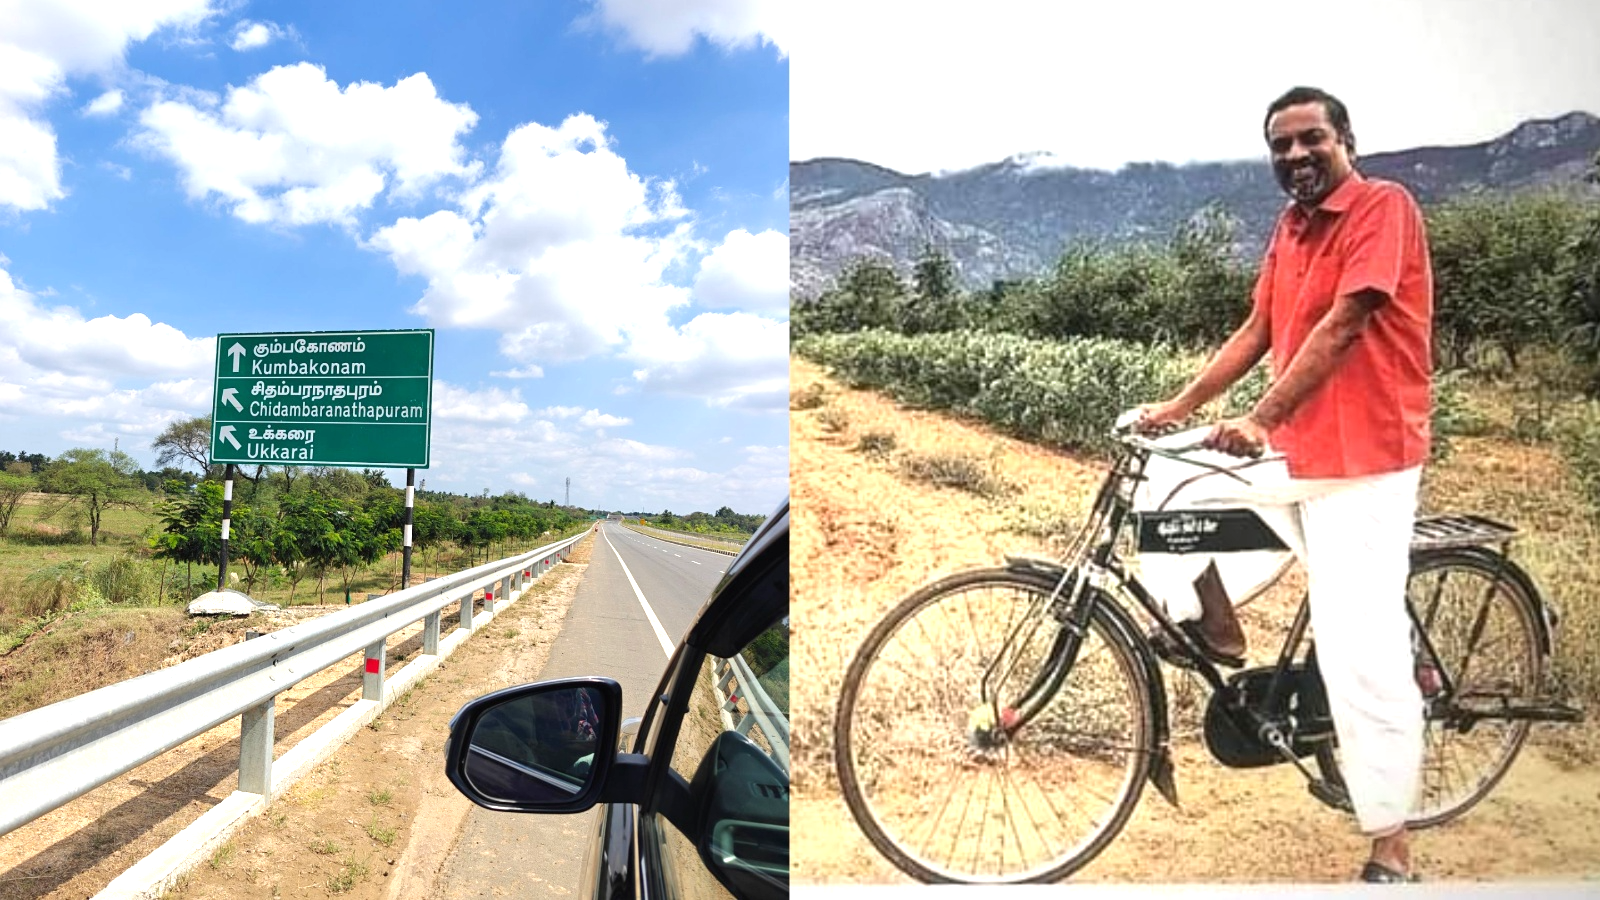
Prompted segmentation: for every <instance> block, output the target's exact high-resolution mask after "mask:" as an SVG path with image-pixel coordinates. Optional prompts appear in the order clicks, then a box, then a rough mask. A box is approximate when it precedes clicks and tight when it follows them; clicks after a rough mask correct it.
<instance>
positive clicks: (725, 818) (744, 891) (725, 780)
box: [689, 731, 789, 900]
mask: <svg viewBox="0 0 1600 900" xmlns="http://www.w3.org/2000/svg"><path fill="white" fill-rule="evenodd" d="M689 794H690V796H691V797H695V798H697V800H698V807H699V814H698V820H699V821H698V825H699V828H698V829H697V833H698V834H699V836H700V837H699V842H698V843H699V851H700V858H701V860H702V861H703V862H705V864H706V866H707V867H709V868H710V870H711V872H712V873H713V874H715V875H716V877H717V880H718V881H720V882H722V884H723V886H724V887H726V888H727V889H728V891H729V892H730V893H732V894H733V895H734V896H735V897H739V898H741V900H787V898H788V896H789V776H788V775H787V774H786V773H785V772H784V771H783V769H782V768H781V767H780V766H779V765H778V764H777V763H776V762H775V761H774V760H773V759H772V757H771V756H769V755H767V752H766V751H765V750H762V749H761V747H760V746H758V745H757V744H756V743H755V742H754V741H752V740H750V738H748V737H746V736H744V735H742V734H740V733H738V732H737V731H725V732H723V733H722V734H720V735H718V736H717V739H716V740H715V741H713V742H712V744H711V749H710V750H709V751H707V753H706V756H705V758H704V759H703V760H701V761H700V767H699V768H698V769H697V770H696V771H695V774H694V780H693V781H692V782H691V783H690V786H689Z"/></svg>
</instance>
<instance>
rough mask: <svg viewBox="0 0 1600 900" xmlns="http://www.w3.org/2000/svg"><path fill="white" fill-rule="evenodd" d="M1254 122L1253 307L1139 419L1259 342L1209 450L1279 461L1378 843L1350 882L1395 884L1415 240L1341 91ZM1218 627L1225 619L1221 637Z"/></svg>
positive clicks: (1408, 777)
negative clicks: (1269, 200) (1266, 384)
mask: <svg viewBox="0 0 1600 900" xmlns="http://www.w3.org/2000/svg"><path fill="white" fill-rule="evenodd" d="M1264 130H1265V134H1266V140H1267V147H1268V149H1269V151H1270V154H1271V160H1272V170H1273V173H1274V175H1275V176H1276V177H1277V180H1278V184H1279V185H1280V186H1281V187H1282V188H1283V190H1284V192H1285V193H1287V194H1288V195H1289V197H1290V199H1291V203H1290V204H1289V205H1288V207H1287V208H1285V210H1284V211H1283V213H1282V214H1281V215H1280V216H1279V218H1278V223H1277V227H1276V228H1275V229H1274V231H1273V234H1272V241H1271V244H1270V245H1269V247H1268V249H1267V253H1266V257H1265V259H1264V260H1263V262H1262V266H1261V272H1260V275H1259V277H1258V279H1257V281H1256V286H1255V290H1254V293H1253V296H1252V307H1251V311H1250V314H1249V316H1248V317H1247V318H1246V320H1245V322H1244V324H1243V325H1242V326H1240V328H1239V329H1238V330H1237V331H1235V332H1234V333H1233V335H1232V336H1231V337H1230V338H1229V339H1228V340H1227V342H1226V343H1225V344H1223V346H1222V349H1220V350H1219V351H1218V352H1217V353H1216V355H1215V356H1213V357H1212V358H1211V360H1210V361H1209V362H1208V363H1207V364H1206V366H1205V368H1204V369H1203V370H1202V371H1201V372H1200V374H1199V375H1198V376H1197V377H1196V378H1195V379H1194V381H1193V382H1191V383H1190V384H1189V385H1188V386H1187V387H1185V388H1184V390H1183V391H1182V392H1180V393H1179V394H1178V396H1176V397H1174V398H1172V399H1171V400H1168V401H1166V402H1164V403H1158V404H1153V405H1150V406H1147V407H1144V408H1142V410H1141V413H1142V418H1141V421H1142V422H1143V423H1144V424H1145V425H1146V426H1150V427H1154V426H1158V425H1164V424H1169V423H1174V422H1178V421H1180V420H1182V419H1184V418H1187V417H1188V416H1189V415H1190V414H1192V413H1193V412H1194V411H1195V410H1196V409H1198V408H1199V407H1200V406H1202V405H1204V404H1205V403H1206V402H1208V401H1210V400H1211V399H1213V398H1214V397H1216V396H1217V395H1219V394H1220V393H1222V391H1224V390H1225V389H1227V387H1228V386H1230V385H1231V384H1233V383H1234V382H1235V381H1237V380H1238V379H1239V378H1240V377H1241V376H1243V375H1244V374H1245V373H1246V372H1248V371H1249V370H1250V369H1251V367H1253V366H1254V365H1255V364H1256V363H1257V362H1258V361H1259V360H1260V359H1261V357H1262V356H1264V355H1266V354H1267V353H1268V352H1269V351H1270V353H1271V359H1272V376H1273V377H1272V386H1271V387H1270V388H1269V389H1268V391H1267V392H1266V394H1265V395H1264V396H1263V397H1262V399H1261V401H1260V402H1259V403H1258V404H1256V407H1255V409H1253V410H1251V411H1250V413H1248V414H1247V415H1244V416H1241V417H1239V418H1235V419H1229V420H1226V421H1223V422H1219V423H1218V424H1216V425H1215V426H1214V427H1213V428H1212V429H1211V431H1210V433H1209V435H1208V436H1207V438H1206V446H1208V447H1211V448H1214V449H1216V450H1221V451H1224V452H1226V453H1230V454H1234V455H1240V456H1255V455H1259V454H1260V453H1261V452H1262V450H1263V449H1264V448H1266V447H1267V445H1268V443H1269V441H1270V444H1271V447H1272V448H1273V450H1275V451H1279V452H1281V453H1282V454H1283V456H1284V457H1285V460H1286V463H1287V468H1288V476H1289V481H1290V484H1291V485H1292V486H1293V487H1292V490H1291V492H1290V493H1286V494H1284V495H1283V496H1293V497H1294V502H1295V503H1296V504H1297V506H1298V511H1299V513H1298V518H1299V524H1300V527H1301V529H1302V531H1303V534H1302V535H1301V537H1302V538H1303V549H1304V554H1303V559H1304V562H1305V564H1306V570H1307V573H1308V579H1309V583H1310V594H1311V622H1312V629H1313V631H1314V632H1315V635H1316V641H1317V657H1318V663H1319V666H1320V668H1321V670H1322V673H1323V678H1324V681H1325V682H1326V683H1327V688H1328V695H1329V702H1330V706H1331V708H1332V712H1333V719H1334V727H1335V729H1336V731H1337V733H1338V737H1339V745H1340V749H1341V753H1342V756H1343V762H1344V768H1345V769H1346V773H1347V778H1346V782H1347V786H1348V788H1349V792H1350V799H1351V803H1352V805H1353V806H1354V807H1355V811H1356V817H1357V819H1358V821H1359V823H1360V825H1361V829H1362V831H1363V832H1365V833H1367V834H1368V835H1370V836H1371V837H1372V838H1373V844H1372V856H1371V859H1370V860H1369V862H1368V864H1367V866H1366V867H1365V868H1364V869H1363V871H1362V878H1363V880H1367V881H1395V880H1404V879H1405V878H1407V877H1409V873H1410V847H1409V839H1408V835H1407V831H1406V819H1407V816H1408V813H1409V811H1410V809H1411V806H1412V803H1413V802H1414V800H1415V797H1416V793H1417V785H1418V781H1419V779H1420V771H1419V770H1420V767H1421V760H1422V746H1423V745H1422V737H1423V735H1422V724H1423V723H1422V697H1421V693H1420V691H1419V689H1418V688H1417V685H1416V683H1415V680H1414V677H1413V661H1412V651H1411V646H1410V621H1409V618H1408V616H1407V613H1406V609H1405V581H1406V576H1407V572H1408V565H1409V562H1408V553H1409V546H1410V538H1411V527H1412V519H1413V517H1414V515H1415V511H1416V493H1417V484H1418V479H1419V476H1420V472H1421V466H1422V463H1423V461H1424V460H1425V459H1426V457H1427V454H1428V441H1429V430H1428V422H1429V414H1430V412H1431V408H1432V399H1431V359H1432V354H1431V349H1430V339H1431V331H1432V317H1433V282H1432V274H1431V267H1430V265H1429V259H1428V246H1427V238H1426V234H1425V232H1424V228H1423V220H1422V214H1421V211H1420V210H1419V209H1418V207H1417V204H1416V202H1415V201H1414V200H1413V199H1412V198H1411V196H1410V195H1409V194H1408V193H1407V192H1406V190H1405V189H1404V188H1402V187H1401V186H1400V185H1397V184H1393V183H1391V182H1385V181H1378V180H1370V179H1366V178H1363V177H1362V176H1361V174H1360V173H1358V172H1357V171H1356V170H1355V167H1354V160H1355V135H1354V133H1353V132H1352V131H1351V128H1350V117H1349V114H1348V112H1347V111H1346V109H1345V107H1344V104H1343V103H1341V102H1339V100H1338V99H1336V98H1334V97H1333V96H1331V95H1329V94H1327V93H1325V92H1323V91H1320V90H1317V89H1315V88H1295V89H1293V90H1291V91H1289V92H1288V93H1286V94H1284V95H1283V96H1282V97H1279V98H1278V99H1277V100H1275V101H1273V103H1272V104H1271V105H1270V106H1269V107H1268V110H1267V116H1266V120H1265V123H1264ZM1290 543H1291V545H1297V544H1300V543H1301V542H1300V541H1293V540H1291V541H1290ZM1227 624H1228V625H1232V623H1227ZM1230 632H1233V633H1236V625H1234V626H1233V627H1232V628H1228V627H1224V628H1223V629H1222V630H1221V631H1220V632H1219V633H1222V634H1228V633H1230ZM1233 649H1239V648H1233ZM1224 653H1231V650H1227V651H1224Z"/></svg>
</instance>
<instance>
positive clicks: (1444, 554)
mask: <svg viewBox="0 0 1600 900" xmlns="http://www.w3.org/2000/svg"><path fill="white" fill-rule="evenodd" d="M1502 567H1503V568H1502ZM1514 569H1515V565H1514V564H1513V563H1512V562H1511V561H1510V560H1505V559H1502V558H1499V557H1495V556H1491V555H1485V554H1479V553H1474V552H1470V551H1466V552H1463V551H1460V550H1440V551H1432V552H1429V553H1426V554H1423V555H1421V556H1420V557H1418V558H1417V559H1416V560H1415V561H1414V562H1413V564H1412V568H1411V576H1410V579H1409V581H1408V582H1407V584H1406V602H1407V603H1409V604H1410V606H1411V615H1412V621H1413V627H1414V628H1416V629H1419V630H1420V632H1419V633H1417V634H1413V637H1412V647H1413V652H1414V653H1415V655H1416V673H1417V683H1418V686H1419V687H1420V688H1421V689H1422V692H1423V705H1424V710H1425V712H1424V716H1425V723H1424V731H1423V760H1422V783H1421V789H1420V791H1419V792H1418V797H1417V803H1416V807H1415V808H1414V810H1413V812H1412V815H1411V820H1410V826H1411V827H1412V828H1429V827H1432V826H1435V825H1441V824H1443V823H1445V822H1448V821H1450V820H1451V819H1454V818H1456V817H1458V816H1460V815H1462V814H1463V813H1465V812H1467V811H1468V810H1469V809H1471V808H1472V807H1473V806H1476V805H1477V804H1478V802H1479V801H1481V800H1482V799H1483V798H1484V797H1486V796H1487V795H1488V794H1489V792H1490V791H1491V790H1493V789H1494V786H1495V785H1496V784H1498V783H1499V781H1500V779H1501V778H1502V777H1504V776H1505V773H1506V771H1507V770H1508V769H1510V768H1511V764H1512V762H1513V761H1515V760H1516V757H1517V753H1518V752H1519V751H1521V749H1522V743H1523V741H1524V740H1525V739H1526V738H1527V736H1528V727H1529V723H1528V721H1527V720H1510V719H1503V718H1488V719H1479V720H1477V721H1475V722H1471V723H1470V724H1469V723H1468V720H1466V719H1464V718H1462V717H1461V716H1460V715H1459V712H1460V711H1461V710H1490V709H1494V708H1496V707H1499V706H1500V705H1502V704H1503V703H1513V704H1514V703H1515V702H1517V701H1529V700H1532V699H1533V698H1534V697H1535V696H1536V695H1537V694H1538V691H1539V686H1540V684H1541V683H1542V678H1543V671H1544V662H1545V658H1544V652H1543V648H1542V645H1541V641H1540V633H1541V632H1540V628H1539V625H1538V622H1539V619H1538V617H1539V615H1540V612H1539V605H1538V600H1537V599H1536V598H1535V597H1532V596H1529V594H1528V592H1527V591H1526V590H1525V589H1524V587H1523V584H1524V582H1523V581H1522V580H1520V579H1519V578H1515V577H1510V572H1511V571H1512V570H1514ZM1423 635H1425V636H1426V640H1424V639H1423ZM1430 648H1431V652H1430ZM1445 685H1449V686H1450V687H1451V690H1450V691H1448V692H1446V691H1445V690H1443V688H1444V686H1445ZM1317 763H1318V765H1319V767H1320V768H1321V770H1322V774H1323V777H1324V778H1326V779H1327V780H1328V781H1330V782H1333V783H1335V784H1338V785H1341V786H1343V784H1344V781H1343V778H1342V776H1341V775H1340V773H1339V764H1338V755H1337V751H1336V750H1335V748H1334V746H1333V742H1329V745H1327V746H1325V747H1323V748H1320V749H1319V750H1318V752H1317Z"/></svg>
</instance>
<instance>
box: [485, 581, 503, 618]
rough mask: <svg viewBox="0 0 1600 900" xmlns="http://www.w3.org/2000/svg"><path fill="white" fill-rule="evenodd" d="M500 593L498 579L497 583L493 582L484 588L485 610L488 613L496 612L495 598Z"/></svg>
mask: <svg viewBox="0 0 1600 900" xmlns="http://www.w3.org/2000/svg"><path fill="white" fill-rule="evenodd" d="M499 593H500V582H498V581H496V582H495V583H493V584H491V585H489V586H488V587H486V588H484V589H483V611H484V612H486V613H493V612H494V608H495V599H494V598H495V596H496V595H498V594H499Z"/></svg>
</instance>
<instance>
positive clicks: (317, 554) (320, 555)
mask: <svg viewBox="0 0 1600 900" xmlns="http://www.w3.org/2000/svg"><path fill="white" fill-rule="evenodd" d="M338 511H339V510H338V507H337V504H335V503H334V502H332V501H331V500H329V498H327V497H324V496H322V495H321V494H319V493H317V492H316V491H304V492H300V493H294V494H288V495H285V496H284V497H283V498H282V499H281V500H280V501H279V503H278V524H277V527H276V529H274V531H273V535H272V559H273V562H275V563H277V564H278V565H280V566H282V567H283V569H284V571H285V572H286V573H288V576H289V603H290V604H293V603H294V595H295V591H296V590H297V589H298V588H299V586H300V582H301V581H302V580H303V579H304V578H305V576H306V574H307V573H309V572H316V573H319V580H320V577H321V574H325V573H326V571H327V569H328V567H329V566H331V565H332V564H333V561H334V559H335V554H336V552H337V550H336V548H337V546H338V544H339V541H340V537H339V531H338V529H337V528H336V527H335V525H334V519H335V513H336V512H338Z"/></svg>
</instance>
